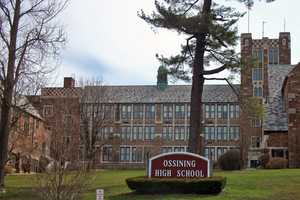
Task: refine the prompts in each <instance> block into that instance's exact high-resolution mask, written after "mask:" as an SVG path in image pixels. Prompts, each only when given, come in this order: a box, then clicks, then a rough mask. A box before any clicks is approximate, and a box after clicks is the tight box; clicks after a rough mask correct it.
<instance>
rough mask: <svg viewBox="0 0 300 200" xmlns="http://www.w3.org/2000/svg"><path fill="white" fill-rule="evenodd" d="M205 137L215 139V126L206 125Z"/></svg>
mask: <svg viewBox="0 0 300 200" xmlns="http://www.w3.org/2000/svg"><path fill="white" fill-rule="evenodd" d="M204 137H205V139H206V140H214V139H215V127H214V126H206V127H204Z"/></svg>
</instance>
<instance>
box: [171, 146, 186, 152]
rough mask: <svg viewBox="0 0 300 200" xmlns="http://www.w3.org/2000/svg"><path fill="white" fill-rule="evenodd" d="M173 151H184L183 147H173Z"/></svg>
mask: <svg viewBox="0 0 300 200" xmlns="http://www.w3.org/2000/svg"><path fill="white" fill-rule="evenodd" d="M174 152H185V147H174Z"/></svg>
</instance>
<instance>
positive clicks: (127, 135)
mask: <svg viewBox="0 0 300 200" xmlns="http://www.w3.org/2000/svg"><path fill="white" fill-rule="evenodd" d="M121 139H122V140H130V139H131V127H130V126H125V127H121Z"/></svg>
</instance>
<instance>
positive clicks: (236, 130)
mask: <svg viewBox="0 0 300 200" xmlns="http://www.w3.org/2000/svg"><path fill="white" fill-rule="evenodd" d="M239 139H240V127H238V126H236V127H230V128H229V140H239Z"/></svg>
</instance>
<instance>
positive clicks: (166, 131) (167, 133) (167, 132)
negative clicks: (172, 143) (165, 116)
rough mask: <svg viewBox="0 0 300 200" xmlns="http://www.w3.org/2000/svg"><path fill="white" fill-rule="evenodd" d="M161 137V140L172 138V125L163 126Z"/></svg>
mask: <svg viewBox="0 0 300 200" xmlns="http://www.w3.org/2000/svg"><path fill="white" fill-rule="evenodd" d="M162 139H163V140H172V139H173V127H171V126H168V127H163V132H162Z"/></svg>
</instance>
